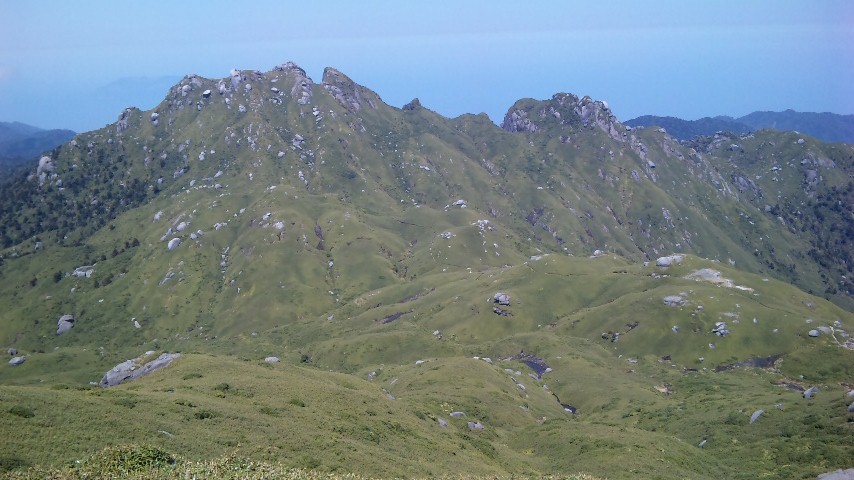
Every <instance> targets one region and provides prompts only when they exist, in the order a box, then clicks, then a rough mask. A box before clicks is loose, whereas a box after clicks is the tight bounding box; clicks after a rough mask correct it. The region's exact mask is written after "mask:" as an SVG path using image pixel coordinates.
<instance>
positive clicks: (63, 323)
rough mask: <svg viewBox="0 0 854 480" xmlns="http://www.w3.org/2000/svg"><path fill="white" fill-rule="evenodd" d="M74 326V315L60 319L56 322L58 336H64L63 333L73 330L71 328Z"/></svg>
mask: <svg viewBox="0 0 854 480" xmlns="http://www.w3.org/2000/svg"><path fill="white" fill-rule="evenodd" d="M73 326H74V315H63V316H61V317H59V320H57V322H56V334H57V335H62V334H63V333H65V332H67V331H69V330H71V327H73Z"/></svg>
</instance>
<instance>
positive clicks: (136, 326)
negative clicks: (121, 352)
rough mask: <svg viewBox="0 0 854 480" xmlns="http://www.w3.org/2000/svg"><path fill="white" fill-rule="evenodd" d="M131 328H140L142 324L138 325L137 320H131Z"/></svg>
mask: <svg viewBox="0 0 854 480" xmlns="http://www.w3.org/2000/svg"><path fill="white" fill-rule="evenodd" d="M133 328H135V329H137V330H139V329H140V328H142V325H140V324H139V322H138V321H136V320H134V321H133Z"/></svg>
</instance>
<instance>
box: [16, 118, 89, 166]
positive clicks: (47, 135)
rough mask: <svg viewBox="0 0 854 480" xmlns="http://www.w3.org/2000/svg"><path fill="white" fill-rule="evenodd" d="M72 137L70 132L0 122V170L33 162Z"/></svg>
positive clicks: (18, 123) (72, 133) (72, 134)
mask: <svg viewBox="0 0 854 480" xmlns="http://www.w3.org/2000/svg"><path fill="white" fill-rule="evenodd" d="M74 135H75V133H74V132H72V131H71V130H43V129H40V128H38V127H33V126H32V125H27V124H24V123H20V122H0V168H3V167H12V166H15V165H19V164H21V163H24V162H27V161H30V160H35V159H36V157H38V155H39V154H41V153H42V152H46V151H48V150H52V149H54V148H56V147H58V146H59V145H62V144H63V143H65V142H67V141H69V140H71V139H72V138H74Z"/></svg>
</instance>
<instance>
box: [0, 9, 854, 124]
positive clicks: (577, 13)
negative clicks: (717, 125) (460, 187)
mask: <svg viewBox="0 0 854 480" xmlns="http://www.w3.org/2000/svg"><path fill="white" fill-rule="evenodd" d="M287 61H293V62H295V63H296V64H298V65H300V66H301V67H302V68H303V69H305V70H306V72H307V73H308V75H309V76H310V77H312V78H313V79H314V80H315V81H316V82H319V81H320V80H321V77H322V72H323V68H324V67H327V66H331V67H335V68H337V69H338V70H340V71H342V72H343V73H345V74H346V75H348V76H349V77H351V78H352V79H353V80H355V81H356V82H357V83H359V84H361V85H363V86H365V87H368V88H370V89H371V90H374V91H375V92H377V93H378V94H379V95H380V97H382V99H383V100H384V101H385V102H386V103H388V104H390V105H392V106H396V107H401V106H402V105H404V104H406V103H408V102H409V101H410V100H412V99H413V98H416V97H417V98H419V99H420V101H421V104H422V105H423V106H425V107H426V108H429V109H431V110H434V111H436V112H438V113H440V114H442V115H445V116H448V117H456V116H458V115H461V114H463V113H481V112H485V113H487V114H488V115H489V117H490V118H491V119H492V120H493V121H495V122H496V123H499V124H500V123H501V120H502V119H503V117H504V114H505V113H506V112H507V110H508V109H509V108H510V106H511V105H513V103H514V102H515V101H516V100H519V99H521V98H535V99H546V98H550V97H551V96H552V95H554V94H555V93H558V92H568V93H574V94H576V95H579V96H585V95H589V96H590V97H593V98H594V99H597V100H605V101H607V102H608V103H609V105H610V107H611V109H612V111H613V112H614V113H615V115H616V116H617V117H618V118H619V119H621V120H628V119H631V118H634V117H637V116H640V115H646V114H650V115H667V116H676V117H680V118H684V119H697V118H701V117H705V116H715V115H730V116H734V117H738V116H742V115H746V114H748V113H750V112H753V111H757V110H772V111H780V110H785V109H789V108H791V109H794V110H797V111H813V112H833V113H840V114H854V1H851V0H824V1H823V0H788V1H787V0H719V1H708V0H647V1H638V0H611V1H608V2H591V1H573V0H563V1H548V0H542V1H536V0H532V1H531V2H520V1H518V0H513V1H506V0H491V1H485V0H484V1H474V0H457V1H444V0H432V1H429V2H427V1H411V2H410V1H400V0H395V1H386V0H360V1H358V2H355V1H343V0H326V1H324V2H293V1H284V0H278V1H275V0H270V1H267V0H254V1H252V2H235V1H233V0H229V1H220V0H208V1H204V2H194V1H181V2H167V1H159V0H153V1H149V2H122V1H118V2H117V1H114V0H113V1H105V0H92V1H85V2H69V1H67V0H33V1H19V0H0V121H20V122H23V123H28V124H31V125H35V126H38V127H41V128H69V129H72V130H75V131H78V132H81V131H88V130H93V129H97V128H101V127H103V126H104V125H107V124H109V123H112V122H114V121H115V120H116V119H117V118H118V115H119V112H120V111H121V110H122V109H123V108H125V107H127V106H136V107H139V108H141V109H143V110H147V109H151V108H153V107H154V106H155V105H157V104H158V103H159V102H160V101H161V100H162V99H163V98H164V97H165V96H166V93H167V90H168V89H169V87H170V86H172V85H174V84H175V83H177V82H178V81H179V80H180V79H181V78H182V77H183V76H184V75H188V74H198V75H201V76H204V77H208V78H222V77H226V76H228V72H229V70H230V69H232V68H238V69H252V70H261V71H268V70H271V69H272V68H273V67H274V66H276V65H280V64H283V63H285V62H287Z"/></svg>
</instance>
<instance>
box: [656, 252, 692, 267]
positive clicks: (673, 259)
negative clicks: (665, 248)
mask: <svg viewBox="0 0 854 480" xmlns="http://www.w3.org/2000/svg"><path fill="white" fill-rule="evenodd" d="M684 258H685V257H684V255H668V256H666V257H659V258H658V259H657V260H656V261H655V266H657V267H670V266H672V265H682V260H684Z"/></svg>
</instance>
